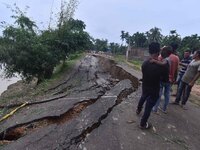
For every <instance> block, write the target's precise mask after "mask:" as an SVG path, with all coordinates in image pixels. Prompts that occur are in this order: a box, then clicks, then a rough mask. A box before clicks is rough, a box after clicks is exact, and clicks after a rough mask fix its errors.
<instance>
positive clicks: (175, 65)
mask: <svg viewBox="0 0 200 150" xmlns="http://www.w3.org/2000/svg"><path fill="white" fill-rule="evenodd" d="M169 60H170V62H171V66H170V70H169V81H170V82H171V83H173V82H174V81H175V80H176V79H175V74H176V73H177V71H178V64H179V58H178V56H176V55H174V54H171V55H170V56H169Z"/></svg>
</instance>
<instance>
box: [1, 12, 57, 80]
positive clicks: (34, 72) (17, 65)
mask: <svg viewBox="0 0 200 150" xmlns="http://www.w3.org/2000/svg"><path fill="white" fill-rule="evenodd" d="M14 18H15V24H16V26H14V25H10V26H7V27H5V29H4V31H3V36H2V37H1V43H0V44H1V49H0V60H1V65H3V66H4V68H5V76H6V77H12V76H13V75H14V74H15V73H18V74H19V75H21V77H22V78H24V79H27V80H31V79H32V78H33V77H37V78H38V82H40V81H42V80H43V79H44V78H50V77H51V75H52V72H53V68H54V67H55V65H56V64H57V63H58V62H59V60H56V59H55V57H54V54H53V53H51V52H50V51H48V48H49V46H48V45H43V44H42V41H41V39H40V38H39V36H38V35H37V30H36V25H35V23H34V22H33V21H32V20H30V19H29V18H28V17H26V16H25V14H23V13H22V12H19V13H18V14H17V15H16V16H14Z"/></svg>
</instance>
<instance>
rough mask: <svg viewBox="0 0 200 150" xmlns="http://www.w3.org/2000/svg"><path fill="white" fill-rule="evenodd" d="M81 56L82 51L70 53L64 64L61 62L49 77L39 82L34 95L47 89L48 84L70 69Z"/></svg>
mask: <svg viewBox="0 0 200 150" xmlns="http://www.w3.org/2000/svg"><path fill="white" fill-rule="evenodd" d="M83 56H84V54H83V53H75V54H73V55H70V56H69V58H68V59H67V61H66V62H65V63H64V64H63V63H61V64H59V65H58V66H56V68H55V69H54V73H53V75H52V77H51V79H46V80H44V81H43V82H42V83H40V84H39V85H38V87H37V89H39V90H37V91H38V92H36V93H35V94H34V95H38V94H40V93H41V92H43V91H46V90H47V89H48V87H49V85H51V84H52V83H53V82H55V81H57V80H59V79H60V78H61V77H62V76H63V74H64V73H65V72H67V71H69V70H71V69H72V68H73V66H74V65H75V63H76V62H77V61H78V60H79V59H80V58H81V57H83Z"/></svg>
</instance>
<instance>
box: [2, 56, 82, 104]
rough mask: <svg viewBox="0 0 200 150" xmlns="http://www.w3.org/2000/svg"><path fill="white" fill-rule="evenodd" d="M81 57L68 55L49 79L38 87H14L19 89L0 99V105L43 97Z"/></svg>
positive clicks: (22, 84) (25, 85)
mask: <svg viewBox="0 0 200 150" xmlns="http://www.w3.org/2000/svg"><path fill="white" fill-rule="evenodd" d="M83 56H84V53H75V54H73V55H70V56H69V57H68V59H67V60H66V62H65V63H64V64H63V63H61V64H59V65H57V66H56V67H55V69H54V72H53V75H52V77H51V79H46V80H44V81H42V82H41V83H40V84H39V85H35V84H33V85H31V84H25V83H20V84H19V85H16V87H17V89H18V88H19V86H21V88H20V89H19V90H14V91H13V90H11V91H8V94H7V95H5V96H3V97H0V104H1V105H6V104H13V103H20V102H24V101H34V100H35V99H36V98H37V97H39V96H45V91H46V90H48V89H49V88H50V87H51V86H52V85H54V84H57V82H59V81H60V80H62V79H63V78H65V76H66V74H67V73H68V72H69V73H70V71H71V69H72V68H73V67H74V65H75V64H76V62H77V61H78V60H79V59H81V57H83ZM30 85H31V86H30Z"/></svg>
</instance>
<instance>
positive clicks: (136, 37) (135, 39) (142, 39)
mask: <svg viewBox="0 0 200 150" xmlns="http://www.w3.org/2000/svg"><path fill="white" fill-rule="evenodd" d="M146 44H147V38H146V35H145V34H144V33H139V32H136V33H134V34H133V35H132V36H131V45H132V46H135V47H145V46H146Z"/></svg>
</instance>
